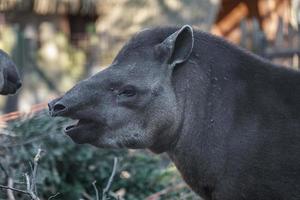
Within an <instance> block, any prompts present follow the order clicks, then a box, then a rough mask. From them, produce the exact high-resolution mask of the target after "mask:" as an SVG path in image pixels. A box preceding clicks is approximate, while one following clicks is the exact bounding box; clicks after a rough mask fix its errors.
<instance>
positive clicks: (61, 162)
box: [0, 112, 182, 200]
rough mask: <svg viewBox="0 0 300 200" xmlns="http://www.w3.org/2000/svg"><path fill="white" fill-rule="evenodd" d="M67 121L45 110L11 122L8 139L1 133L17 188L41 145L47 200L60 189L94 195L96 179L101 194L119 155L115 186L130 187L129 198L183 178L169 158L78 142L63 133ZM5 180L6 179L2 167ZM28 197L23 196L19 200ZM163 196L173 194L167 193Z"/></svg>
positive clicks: (64, 194) (0, 149)
mask: <svg viewBox="0 0 300 200" xmlns="http://www.w3.org/2000/svg"><path fill="white" fill-rule="evenodd" d="M66 123H68V121H67V120H65V119H59V118H58V119H53V118H50V117H49V116H48V114H47V113H46V112H41V113H39V114H38V115H36V116H33V117H29V118H27V119H22V120H18V121H15V122H13V123H10V124H9V126H8V127H7V128H6V130H5V132H6V133H7V134H6V136H5V137H6V138H5V137H2V136H1V135H0V155H1V156H0V163H1V164H2V165H3V166H4V168H5V169H6V170H7V172H8V174H10V176H12V178H13V179H14V180H15V186H14V187H16V188H20V189H26V188H25V183H24V176H23V174H24V173H25V172H30V170H31V165H32V163H31V164H30V162H31V161H32V160H33V157H34V155H35V154H36V151H37V149H38V148H39V147H41V148H42V149H44V150H45V151H46V153H45V154H44V156H43V157H42V158H41V160H40V163H39V168H38V177H37V178H38V180H37V182H38V195H39V196H40V197H42V198H43V199H48V198H49V197H50V196H51V195H53V194H55V193H57V192H59V193H60V195H58V196H57V197H56V198H55V199H89V198H90V197H92V198H93V199H95V191H94V188H93V185H92V183H93V181H94V180H96V181H97V183H96V186H97V188H98V189H99V191H100V194H101V191H102V189H103V188H104V187H105V186H106V184H107V181H108V179H109V176H110V174H111V171H112V166H113V159H114V157H118V158H119V161H120V162H119V164H118V168H117V173H116V176H115V178H114V181H113V184H112V188H111V191H112V192H114V193H117V194H119V193H120V191H123V193H124V191H125V195H124V196H123V198H124V199H129V200H138V199H144V198H145V197H147V196H149V195H151V194H153V193H155V192H158V191H160V190H163V189H164V188H165V187H169V186H172V185H174V184H177V183H178V180H180V179H179V176H178V173H177V172H176V170H175V168H174V166H173V165H170V163H169V161H168V160H167V159H166V158H164V157H161V156H157V155H153V154H152V153H149V152H147V151H142V150H139V151H133V150H112V149H109V150H104V149H97V148H94V147H92V146H89V145H75V144H74V143H73V142H72V141H71V140H70V139H69V138H68V137H67V136H65V135H64V134H63V130H62V129H63V127H64V126H65V125H66ZM1 138H2V140H1ZM150 154H151V155H150ZM162 158H163V159H162ZM0 184H3V185H4V184H6V182H5V174H4V173H3V172H2V171H0ZM180 191H182V190H179V191H176V192H171V193H170V198H169V199H174V198H173V197H174V195H175V196H178V193H179V192H180ZM5 195H6V193H5V192H0V199H1V198H2V199H5ZM26 198H27V199H28V197H26V196H18V198H17V199H26ZM164 199H168V198H167V196H165V198H164Z"/></svg>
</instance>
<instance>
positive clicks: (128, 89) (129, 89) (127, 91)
mask: <svg viewBox="0 0 300 200" xmlns="http://www.w3.org/2000/svg"><path fill="white" fill-rule="evenodd" d="M118 95H119V96H126V97H132V96H135V95H136V89H135V87H134V86H132V85H127V86H125V87H124V88H123V89H122V90H121V91H120V93H119V94H118Z"/></svg>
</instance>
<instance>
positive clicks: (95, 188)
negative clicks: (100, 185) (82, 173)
mask: <svg viewBox="0 0 300 200" xmlns="http://www.w3.org/2000/svg"><path fill="white" fill-rule="evenodd" d="M96 182H97V181H94V182H93V187H94V190H95V193H96V200H99V192H98V189H97V186H96Z"/></svg>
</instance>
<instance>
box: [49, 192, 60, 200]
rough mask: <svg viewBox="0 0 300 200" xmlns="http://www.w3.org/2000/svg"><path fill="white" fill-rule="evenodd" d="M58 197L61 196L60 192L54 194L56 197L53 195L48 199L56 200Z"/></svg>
mask: <svg viewBox="0 0 300 200" xmlns="http://www.w3.org/2000/svg"><path fill="white" fill-rule="evenodd" d="M58 195H60V193H59V192H58V193H56V194H54V195H52V196H50V197H49V198H48V200H51V199H54V198H55V197H57V196H58Z"/></svg>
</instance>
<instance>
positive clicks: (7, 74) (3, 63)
mask: <svg viewBox="0 0 300 200" xmlns="http://www.w3.org/2000/svg"><path fill="white" fill-rule="evenodd" d="M21 86H22V82H21V78H20V75H19V72H18V69H17V67H16V65H15V64H14V62H13V61H12V60H11V59H10V57H9V56H8V55H7V53H5V52H4V51H2V50H1V49H0V94H1V95H7V94H14V93H16V92H17V90H18V89H19V88H20V87H21Z"/></svg>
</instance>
